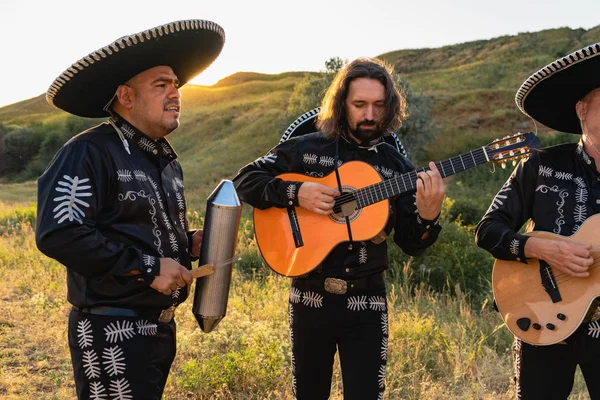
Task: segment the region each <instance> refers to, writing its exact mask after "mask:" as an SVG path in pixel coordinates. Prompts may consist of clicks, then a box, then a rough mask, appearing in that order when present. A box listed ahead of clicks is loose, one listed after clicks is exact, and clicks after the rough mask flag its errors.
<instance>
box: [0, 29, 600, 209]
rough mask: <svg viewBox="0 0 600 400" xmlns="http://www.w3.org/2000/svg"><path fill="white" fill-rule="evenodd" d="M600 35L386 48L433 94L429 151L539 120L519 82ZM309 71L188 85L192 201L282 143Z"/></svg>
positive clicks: (23, 121) (181, 136)
mask: <svg viewBox="0 0 600 400" xmlns="http://www.w3.org/2000/svg"><path fill="white" fill-rule="evenodd" d="M598 41H600V26H598V27H595V28H593V29H590V30H584V29H575V30H573V29H568V28H560V29H552V30H546V31H541V32H535V33H522V34H519V35H515V36H503V37H499V38H496V39H491V40H479V41H474V42H468V43H462V44H456V45H451V46H444V47H440V48H435V49H414V50H399V51H393V52H389V53H385V54H382V55H380V57H381V58H383V59H385V60H387V61H389V62H391V63H393V64H394V65H395V67H396V70H397V71H398V72H399V73H400V74H401V76H402V77H403V79H405V80H406V81H408V82H410V84H411V85H412V88H413V90H415V91H418V92H422V93H424V94H428V95H431V96H432V97H433V101H434V108H433V117H434V119H435V121H436V123H437V125H438V126H439V130H440V133H439V135H438V137H437V139H436V140H435V141H434V142H432V143H431V144H430V145H429V146H428V148H427V155H428V158H430V159H442V158H446V157H450V156H453V155H455V154H458V153H460V152H463V151H467V150H470V149H471V148H473V147H479V146H481V145H483V144H485V143H487V142H489V141H490V140H492V139H494V138H496V137H502V136H505V135H509V134H512V133H516V132H518V131H529V130H535V129H536V127H534V125H533V123H532V122H531V121H530V120H529V119H528V118H527V117H526V116H524V115H523V114H521V113H520V112H519V111H518V109H517V108H516V106H515V104H514V94H515V93H516V91H517V89H518V87H519V86H520V84H521V83H522V82H523V81H524V80H525V79H526V78H527V77H528V76H529V75H531V74H532V73H533V72H535V71H536V70H537V69H539V68H541V67H542V66H544V65H545V64H546V63H548V62H550V61H552V60H554V59H555V58H557V57H559V56H561V55H564V54H567V53H569V52H571V51H574V50H576V49H578V48H581V47H583V46H584V45H586V44H591V43H595V42H598ZM306 74H307V73H304V72H289V73H283V74H278V75H267V74H259V73H253V72H241V73H237V74H234V75H231V76H229V77H227V78H225V79H223V80H221V81H220V82H218V83H217V84H215V85H214V86H210V87H207V86H194V85H187V86H185V87H184V88H183V90H182V99H183V107H184V108H183V113H182V115H183V116H182V126H181V128H180V130H178V131H176V132H175V133H174V134H173V135H172V136H171V137H170V139H171V140H172V142H173V144H174V147H175V148H176V149H177V151H178V152H179V155H180V160H181V162H182V164H183V167H184V171H185V173H186V184H187V190H188V193H189V195H190V202H191V204H192V206H193V207H202V201H203V200H202V199H205V198H206V196H207V195H208V194H209V193H210V191H211V190H212V188H213V187H214V186H215V185H216V184H217V183H218V182H219V181H220V180H221V179H224V178H231V177H232V176H233V175H234V174H235V172H236V171H237V170H238V169H239V168H240V167H241V166H242V165H244V164H245V163H247V162H249V161H251V160H253V159H255V158H256V157H258V156H259V155H262V154H263V153H265V152H266V151H267V150H268V149H269V148H270V147H271V146H273V145H275V144H276V143H277V141H278V138H279V136H280V135H281V133H282V130H283V129H285V126H286V124H287V123H289V122H291V121H292V120H293V119H294V117H295V116H292V115H286V114H285V110H286V107H287V105H288V99H289V97H290V95H291V93H292V91H293V89H294V86H295V85H296V84H297V83H298V82H300V81H302V80H303V79H304V76H305V75H306ZM315 74H316V73H315ZM96 122H97V121H92V120H85V119H81V118H76V117H72V116H69V115H67V114H66V113H64V112H62V111H60V110H56V109H53V108H52V107H50V106H49V105H48V104H47V103H46V101H45V99H44V96H43V95H41V96H39V97H36V98H33V99H29V100H25V101H22V102H19V103H16V104H12V105H9V106H6V107H3V108H0V124H2V125H4V126H10V125H19V126H30V125H32V124H34V125H35V124H37V125H38V127H39V125H40V124H41V126H42V132H43V131H44V129H47V130H51V129H57V127H70V128H69V129H75V128H82V127H85V126H92V125H94V124H95V123H96ZM537 128H538V131H539V133H540V135H541V136H542V137H544V135H548V134H549V133H548V131H547V130H546V129H544V127H542V126H538V127H537ZM64 129H67V128H64ZM0 136H1V134H0ZM0 139H1V137H0ZM575 139H576V138H575V137H573V140H575ZM0 146H1V145H0ZM1 149H2V148H1V147H0V150H1ZM45 161H46V160H45V159H42V160H40V164H42V165H45V164H44V163H45ZM36 168H37V169H35V168H34V169H32V172H31V173H30V175H32V176H35V175H36V174H35V172H37V173H39V172H40V168H42V166H41V165H38V166H37V167H36ZM21 176H22V175H21ZM21 179H22V178H21ZM15 180H19V176H15V175H14V174H13V175H11V176H9V177H6V176H5V177H4V178H2V179H1V180H0V183H10V182H14V181H15ZM3 188H5V189H6V188H8V189H7V190H4V192H6V193H7V195H6V197H7V198H8V197H10V196H9V194H10V193H11V188H14V190H16V191H19V185H16V186H14V185H8V186H7V185H4V186H3ZM26 193H31V192H30V191H26ZM0 196H2V195H0ZM13 197H14V194H13ZM0 200H2V197H0ZM7 200H8V199H7Z"/></svg>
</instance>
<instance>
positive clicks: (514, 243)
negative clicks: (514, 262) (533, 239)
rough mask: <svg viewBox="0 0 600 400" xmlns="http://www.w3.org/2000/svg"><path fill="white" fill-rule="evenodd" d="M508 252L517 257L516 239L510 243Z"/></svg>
mask: <svg viewBox="0 0 600 400" xmlns="http://www.w3.org/2000/svg"><path fill="white" fill-rule="evenodd" d="M510 252H511V253H512V254H513V255H515V256H518V255H519V241H518V240H517V238H514V239H513V240H511V241H510Z"/></svg>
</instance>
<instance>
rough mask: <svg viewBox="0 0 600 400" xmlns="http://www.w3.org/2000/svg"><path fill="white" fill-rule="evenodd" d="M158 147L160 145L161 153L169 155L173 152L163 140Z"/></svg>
mask: <svg viewBox="0 0 600 400" xmlns="http://www.w3.org/2000/svg"><path fill="white" fill-rule="evenodd" d="M160 147H162V150H163V153H165V154H169V155H171V154H172V153H173V152H172V151H171V148H170V147H169V145H168V144H166V143H165V142H162V143H161V144H160Z"/></svg>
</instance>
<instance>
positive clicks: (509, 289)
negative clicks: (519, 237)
mask: <svg viewBox="0 0 600 400" xmlns="http://www.w3.org/2000/svg"><path fill="white" fill-rule="evenodd" d="M599 229H600V214H596V215H593V216H591V217H590V218H588V219H587V220H585V222H584V223H583V224H582V225H581V227H580V228H579V230H578V231H577V232H576V233H575V234H573V235H571V236H560V235H556V234H554V233H550V232H542V231H537V232H536V231H534V232H529V233H527V234H526V235H528V236H532V237H538V238H544V239H552V240H568V241H572V242H577V243H582V244H591V245H592V250H591V252H592V256H593V257H594V262H593V264H592V266H591V267H590V268H589V270H588V271H589V273H590V274H589V276H587V277H585V278H576V277H572V276H570V275H568V274H566V273H564V272H562V271H560V270H558V269H555V268H553V267H551V266H550V265H548V263H546V262H545V261H543V260H538V259H534V258H532V259H528V260H527V264H523V263H521V262H516V261H504V260H496V261H495V263H494V269H493V271H492V287H493V291H494V298H495V301H496V306H497V307H498V311H499V312H500V315H501V316H502V319H503V320H504V322H505V324H506V326H507V327H508V329H509V330H510V331H511V332H512V333H513V334H514V335H515V336H516V337H518V338H519V339H521V340H523V341H524V342H527V343H529V344H533V345H538V346H544V345H550V344H555V343H558V342H560V341H562V340H564V339H566V338H567V337H569V336H570V335H571V334H572V333H573V332H575V330H576V329H577V328H578V327H579V326H580V325H581V323H582V322H584V321H586V320H588V319H589V317H590V316H591V314H593V313H594V311H595V310H596V309H597V307H598V303H597V301H596V298H597V297H598V296H600V268H598V267H599V266H600V259H599V257H600V235H598V232H599Z"/></svg>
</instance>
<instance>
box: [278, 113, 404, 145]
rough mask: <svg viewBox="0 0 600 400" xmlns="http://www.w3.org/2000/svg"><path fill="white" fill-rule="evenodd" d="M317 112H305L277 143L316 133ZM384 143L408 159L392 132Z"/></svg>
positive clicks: (385, 137) (400, 143)
mask: <svg viewBox="0 0 600 400" xmlns="http://www.w3.org/2000/svg"><path fill="white" fill-rule="evenodd" d="M319 111H321V107H317V108H313V109H312V110H310V111H307V112H305V113H304V114H302V115H301V116H299V117H298V118H296V120H295V121H294V122H292V123H291V124H290V126H288V127H287V129H286V130H285V132H283V135H281V139H279V143H283V142H285V141H286V140H288V139H290V138H293V137H296V136H302V135H306V134H308V133H312V132H317V131H318V129H317V126H316V125H315V124H316V122H317V116H318V115H319ZM383 138H384V140H385V141H386V142H388V143H389V144H391V145H392V146H394V148H396V150H398V151H399V152H400V153H401V154H402V155H403V156H404V157H408V156H407V155H406V150H405V149H404V146H402V142H400V139H399V138H398V135H396V134H395V133H393V132H392V134H391V135H389V136H388V135H386V136H384V137H383Z"/></svg>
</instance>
